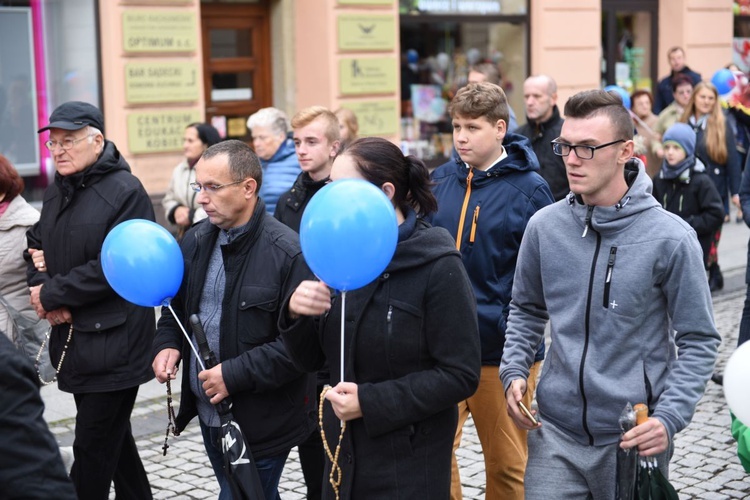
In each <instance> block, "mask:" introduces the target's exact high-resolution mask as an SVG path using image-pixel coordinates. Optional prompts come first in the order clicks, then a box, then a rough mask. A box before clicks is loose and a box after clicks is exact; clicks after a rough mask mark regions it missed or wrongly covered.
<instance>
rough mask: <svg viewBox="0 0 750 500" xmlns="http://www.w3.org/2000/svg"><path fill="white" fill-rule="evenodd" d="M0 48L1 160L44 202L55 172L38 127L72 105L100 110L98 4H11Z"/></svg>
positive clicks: (64, 0)
mask: <svg viewBox="0 0 750 500" xmlns="http://www.w3.org/2000/svg"><path fill="white" fill-rule="evenodd" d="M0 46H1V47H2V48H0V101H5V102H4V103H3V102H0V108H2V113H0V114H1V115H2V118H0V139H1V140H0V153H2V154H4V155H6V156H7V157H8V158H10V159H11V162H12V163H13V164H14V166H15V167H16V168H17V169H18V170H19V172H20V173H21V175H22V176H23V177H24V181H25V183H26V191H25V192H24V194H23V196H24V197H25V198H26V199H27V200H28V201H31V202H35V201H40V200H41V199H42V196H43V194H44V190H45V188H46V187H47V185H48V184H49V183H50V182H51V179H52V178H53V176H54V173H55V171H54V165H53V163H52V161H51V158H50V155H49V152H48V151H47V149H46V148H45V147H44V145H43V143H44V141H45V140H46V137H47V136H46V134H41V135H38V134H37V133H36V131H37V129H38V128H39V124H46V123H47V120H48V117H49V114H50V113H51V112H52V110H53V109H54V108H56V107H57V106H59V105H60V104H62V103H63V102H65V101H71V100H78V101H86V102H90V103H92V104H95V105H99V106H100V105H101V102H100V79H99V48H98V39H97V24H96V1H95V0H41V1H40V0H15V1H14V0H5V1H3V2H2V6H0Z"/></svg>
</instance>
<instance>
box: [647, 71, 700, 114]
mask: <svg viewBox="0 0 750 500" xmlns="http://www.w3.org/2000/svg"><path fill="white" fill-rule="evenodd" d="M678 73H680V74H682V75H685V76H687V77H688V78H690V79H691V80H692V81H693V87H695V86H696V85H698V82H700V81H701V75H700V73H696V72H695V71H693V70H692V69H690V68H688V67H687V66H685V67H684V68H682V69H681V70H680V71H679V72H678ZM674 76H675V73H674V71H672V72H671V73H669V76H665V77H664V78H662V79H661V80H659V84H658V85H657V86H656V93H655V94H654V114H655V115H658V114H659V113H661V112H662V111H664V108H666V107H667V106H669V105H670V104H672V102H673V101H674V92H672V78H674Z"/></svg>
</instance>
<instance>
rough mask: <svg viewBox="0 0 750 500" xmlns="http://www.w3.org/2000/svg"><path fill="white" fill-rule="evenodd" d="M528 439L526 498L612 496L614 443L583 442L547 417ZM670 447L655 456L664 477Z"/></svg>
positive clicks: (605, 499) (601, 498)
mask: <svg viewBox="0 0 750 500" xmlns="http://www.w3.org/2000/svg"><path fill="white" fill-rule="evenodd" d="M528 443H529V461H528V463H527V464H526V475H525V477H524V489H525V492H526V500H537V499H538V500H549V499H550V498H555V499H560V500H563V499H577V500H578V499H593V500H612V499H614V498H615V481H616V471H617V443H615V444H610V445H605V446H587V445H583V444H580V443H579V442H577V441H574V440H573V439H572V438H571V437H569V436H568V435H567V434H566V433H565V432H563V431H561V430H560V429H558V428H557V427H555V426H553V425H552V424H550V423H549V422H548V421H547V422H544V423H543V425H542V427H541V429H538V430H535V431H530V432H529V435H528ZM671 448H672V447H671V446H670V449H669V450H667V451H666V452H665V453H663V454H661V455H659V457H658V459H659V460H658V462H659V468H660V469H661V470H662V473H663V474H664V476H665V477H667V471H668V469H669V458H668V457H670V456H671Z"/></svg>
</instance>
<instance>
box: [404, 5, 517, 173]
mask: <svg viewBox="0 0 750 500" xmlns="http://www.w3.org/2000/svg"><path fill="white" fill-rule="evenodd" d="M399 6H400V13H401V16H400V23H401V32H400V44H401V45H400V47H401V53H402V63H401V115H402V119H401V137H402V149H403V150H404V152H405V153H407V154H414V155H416V156H418V157H420V158H422V159H423V160H426V161H427V162H428V166H434V165H436V164H438V163H440V162H442V161H446V159H447V158H449V157H450V156H451V154H452V150H453V144H452V127H451V123H450V118H449V116H448V115H447V106H448V103H449V102H450V100H451V99H452V98H453V96H454V95H455V93H456V91H457V90H458V89H459V88H461V87H463V86H464V85H466V82H467V77H468V73H469V68H470V67H471V66H472V65H474V64H482V63H484V64H490V65H492V66H493V67H494V68H496V69H497V70H498V73H499V75H500V85H501V86H502V87H503V89H504V90H505V93H506V94H507V96H508V100H509V102H510V105H511V107H512V108H513V109H514V111H515V112H516V115H517V117H518V118H519V120H520V121H521V122H523V116H524V113H523V109H524V108H523V81H524V79H525V78H526V77H527V76H528V67H529V61H528V58H529V55H528V53H529V51H528V16H527V10H528V9H527V1H526V0H510V1H509V0H503V1H498V0H480V1H461V0H445V1H442V0H440V1H438V0H401V2H400V4H399Z"/></svg>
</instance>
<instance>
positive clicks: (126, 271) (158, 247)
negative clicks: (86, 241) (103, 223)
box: [101, 219, 185, 307]
mask: <svg viewBox="0 0 750 500" xmlns="http://www.w3.org/2000/svg"><path fill="white" fill-rule="evenodd" d="M101 262H102V270H103V271H104V276H105V277H106V278H107V283H109V286H111V287H112V289H113V290H114V291H115V292H117V294H118V295H119V296H120V297H122V298H123V299H125V300H127V301H128V302H132V303H133V304H136V305H139V306H144V307H156V306H160V305H167V304H168V303H169V301H170V300H171V299H172V298H173V297H174V296H175V295H176V294H177V290H179V289H180V284H181V283H182V275H183V273H184V271H185V268H184V263H183V258H182V251H181V250H180V245H179V244H178V243H177V240H175V239H174V236H172V235H171V234H170V233H169V231H167V230H166V229H164V228H163V227H161V226H160V225H159V224H157V223H156V222H152V221H150V220H145V219H132V220H128V221H125V222H122V223H120V224H118V225H116V226H115V227H114V228H113V229H112V231H110V232H109V234H108V235H107V237H106V238H105V239H104V244H103V245H102V253H101Z"/></svg>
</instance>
